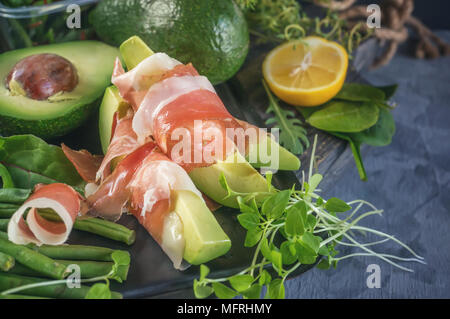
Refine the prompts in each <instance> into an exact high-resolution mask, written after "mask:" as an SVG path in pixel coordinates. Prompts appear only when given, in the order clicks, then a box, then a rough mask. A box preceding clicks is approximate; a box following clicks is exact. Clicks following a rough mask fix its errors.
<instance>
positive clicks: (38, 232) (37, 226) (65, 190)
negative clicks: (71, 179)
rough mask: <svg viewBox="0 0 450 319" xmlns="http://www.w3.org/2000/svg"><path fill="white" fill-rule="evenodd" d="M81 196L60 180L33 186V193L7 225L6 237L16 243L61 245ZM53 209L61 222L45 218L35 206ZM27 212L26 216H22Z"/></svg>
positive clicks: (73, 218)
mask: <svg viewBox="0 0 450 319" xmlns="http://www.w3.org/2000/svg"><path fill="white" fill-rule="evenodd" d="M80 206H81V196H80V195H79V194H78V193H77V192H76V191H75V190H74V189H73V188H72V187H70V186H68V185H65V184H60V183H55V184H49V185H42V184H39V185H37V186H36V187H35V189H34V192H33V194H32V195H31V196H30V197H29V198H28V199H27V200H26V201H25V203H24V204H23V205H22V206H21V207H20V208H19V209H18V210H17V211H16V212H15V213H14V215H13V216H12V217H11V221H10V222H9V224H8V238H9V240H10V241H12V242H13V243H15V244H20V245H24V244H29V243H34V244H37V245H42V244H47V245H60V244H63V243H64V242H65V241H66V240H67V238H68V236H69V234H70V232H71V231H72V227H73V223H74V221H75V219H76V217H77V216H78V213H79V211H80ZM39 208H41V209H44V208H49V209H52V210H53V211H54V212H55V213H56V214H57V215H58V216H59V217H60V218H61V220H62V222H53V221H48V220H46V219H44V218H43V217H41V216H40V215H39V213H38V210H37V209H39ZM27 211H28V214H27V215H26V219H24V218H23V215H24V214H25V213H26V212H27Z"/></svg>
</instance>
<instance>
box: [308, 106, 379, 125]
mask: <svg viewBox="0 0 450 319" xmlns="http://www.w3.org/2000/svg"><path fill="white" fill-rule="evenodd" d="M378 115H379V108H378V106H377V105H376V104H375V103H372V102H363V103H360V102H349V101H331V102H328V103H326V105H325V106H324V107H323V108H322V109H320V110H318V111H316V112H314V113H313V114H312V115H311V116H310V117H309V118H308V119H307V120H306V121H307V122H308V123H309V124H310V125H311V126H314V127H316V128H318V129H321V130H324V131H336V132H360V131H362V130H365V129H368V128H369V127H371V126H373V125H375V123H376V122H377V121H378Z"/></svg>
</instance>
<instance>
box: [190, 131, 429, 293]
mask: <svg viewBox="0 0 450 319" xmlns="http://www.w3.org/2000/svg"><path fill="white" fill-rule="evenodd" d="M316 144H317V136H316V137H315V141H314V145H313V151H312V154H313V155H312V158H313V159H314V153H315V147H316ZM313 162H314V160H311V164H310V168H309V174H308V180H307V181H306V180H305V178H303V183H302V187H301V189H299V190H297V189H294V188H292V189H288V190H281V191H277V192H276V193H275V194H274V195H268V197H267V198H266V199H265V200H264V202H263V204H262V206H261V207H258V206H257V205H256V202H255V200H254V198H255V196H254V195H252V194H251V193H249V194H246V195H245V196H241V197H239V198H238V202H239V207H240V211H241V214H239V215H238V221H239V223H240V224H241V226H242V227H244V228H245V229H246V231H247V234H246V238H245V246H246V247H255V251H254V255H253V259H252V262H251V264H250V266H248V267H247V268H246V269H244V270H242V271H241V272H239V273H237V274H235V275H233V276H230V277H224V278H208V274H209V268H208V267H207V266H206V265H201V267H200V277H199V278H198V279H195V280H194V284H193V288H194V293H195V295H196V297H197V298H206V297H208V296H210V295H211V294H212V293H214V294H215V295H216V296H217V297H218V298H234V297H236V296H239V295H240V296H243V297H244V298H250V299H253V298H260V296H261V292H262V288H263V287H264V286H266V288H267V289H266V295H265V297H266V298H284V296H285V288H284V283H285V281H286V279H287V278H288V276H289V275H290V274H292V273H293V272H294V271H295V270H297V269H298V268H299V267H300V266H301V265H311V264H315V263H317V262H318V267H319V268H321V269H328V268H330V267H331V266H333V267H336V265H337V263H338V262H339V261H341V260H344V259H347V258H350V257H355V256H373V257H378V258H380V259H382V260H384V261H386V262H387V263H389V264H391V265H393V266H395V267H397V268H399V269H402V270H405V271H412V270H411V269H409V268H407V267H404V266H402V265H400V264H399V263H398V261H414V262H419V263H425V262H424V261H423V258H422V257H420V256H419V255H418V254H417V253H415V252H414V251H413V250H412V249H411V248H410V247H408V246H407V245H406V244H404V243H403V242H401V241H400V240H398V239H396V238H395V237H394V236H391V235H388V234H386V233H383V232H381V231H378V230H375V229H372V228H369V227H364V226H360V225H359V223H360V222H361V221H362V220H363V219H365V218H366V217H369V216H371V215H381V213H382V210H379V209H377V208H376V207H375V206H373V205H372V204H370V203H368V202H366V201H364V200H354V201H351V202H345V201H343V200H341V199H338V198H335V197H333V198H330V199H328V200H325V199H323V198H322V197H321V196H320V195H319V194H318V193H319V192H320V190H319V189H318V186H319V184H320V182H321V180H322V178H323V176H322V175H320V174H317V173H316V174H313ZM221 180H222V182H221V184H222V185H223V186H224V187H226V188H227V192H228V193H229V194H233V193H234V192H233V191H232V190H230V189H229V187H228V185H227V183H226V181H224V180H225V177H224V176H222V177H221ZM267 181H268V187H270V188H272V187H273V186H272V185H271V183H270V181H271V178H270V177H269V178H267ZM363 207H368V208H369V210H368V211H366V212H364V213H362V214H359V212H360V211H361V210H362V209H363ZM355 233H364V234H372V235H376V236H379V237H381V240H377V241H372V242H367V243H362V242H360V241H359V239H357V237H356V235H355ZM387 241H393V242H395V243H396V244H398V245H400V246H401V247H403V248H404V249H405V250H407V251H408V252H409V253H410V254H411V255H412V257H411V258H403V257H399V256H396V255H392V254H387V253H380V252H377V251H375V250H374V249H373V248H372V247H373V246H374V245H380V244H382V243H385V242H387ZM338 245H342V246H350V247H352V248H354V249H358V251H356V252H353V253H350V254H348V255H344V256H340V255H339V251H337V250H336V249H335V248H336V246H338ZM319 260H320V261H319ZM270 269H272V270H273V271H272V272H271V271H269V270H270Z"/></svg>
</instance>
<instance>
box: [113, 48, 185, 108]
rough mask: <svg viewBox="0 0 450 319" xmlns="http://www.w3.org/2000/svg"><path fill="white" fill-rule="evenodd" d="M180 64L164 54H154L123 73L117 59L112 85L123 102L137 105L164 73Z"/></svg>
mask: <svg viewBox="0 0 450 319" xmlns="http://www.w3.org/2000/svg"><path fill="white" fill-rule="evenodd" d="M180 64H181V63H180V62H178V61H177V60H175V59H172V58H171V57H169V56H168V55H167V54H165V53H155V54H153V55H152V56H150V57H148V58H147V59H145V60H144V61H142V62H141V63H139V67H136V68H134V69H133V70H131V71H129V72H126V73H125V70H124V69H123V67H122V64H121V63H120V60H119V59H118V58H117V59H116V63H115V67H114V72H113V76H112V83H113V84H114V85H116V86H117V88H119V90H120V94H121V95H122V97H123V98H124V99H125V100H127V101H129V102H130V103H131V104H132V105H139V104H140V102H141V101H142V98H143V97H144V95H145V93H146V91H147V90H148V88H149V87H150V86H151V85H152V84H154V83H156V82H158V81H159V80H160V79H161V76H162V75H163V74H164V73H165V72H167V71H169V70H172V69H173V68H174V67H176V66H177V65H180Z"/></svg>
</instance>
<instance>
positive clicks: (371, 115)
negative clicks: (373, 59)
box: [297, 83, 397, 181]
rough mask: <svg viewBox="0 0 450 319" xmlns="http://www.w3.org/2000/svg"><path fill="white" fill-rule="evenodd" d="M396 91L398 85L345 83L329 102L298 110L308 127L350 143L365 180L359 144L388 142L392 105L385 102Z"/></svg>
mask: <svg viewBox="0 0 450 319" xmlns="http://www.w3.org/2000/svg"><path fill="white" fill-rule="evenodd" d="M396 90H397V85H389V86H382V87H374V86H371V85H366V84H359V83H346V84H344V86H343V87H342V89H341V91H340V92H339V93H338V94H337V95H336V96H335V97H334V98H333V100H331V101H330V102H328V103H325V104H323V105H320V106H317V107H298V108H297V109H298V110H299V111H300V113H301V114H302V116H303V117H304V118H305V120H306V121H307V122H308V123H309V124H310V125H311V126H315V127H316V128H319V129H322V130H324V131H327V132H328V133H330V134H332V135H334V136H336V137H338V138H341V139H344V140H346V141H348V142H349V144H350V148H351V150H352V153H353V157H354V159H355V163H356V167H357V169H358V173H359V175H360V178H361V179H362V180H364V181H365V180H367V174H366V171H365V168H364V163H363V161H362V157H361V151H360V148H361V145H362V144H368V145H372V146H385V145H388V144H390V143H391V141H392V137H393V135H394V133H395V122H394V118H393V117H392V114H391V113H390V110H391V109H392V108H393V107H392V106H390V105H389V104H388V103H387V101H388V100H389V99H390V98H391V97H392V96H393V95H394V94H395V91H396ZM330 105H331V106H330Z"/></svg>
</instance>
